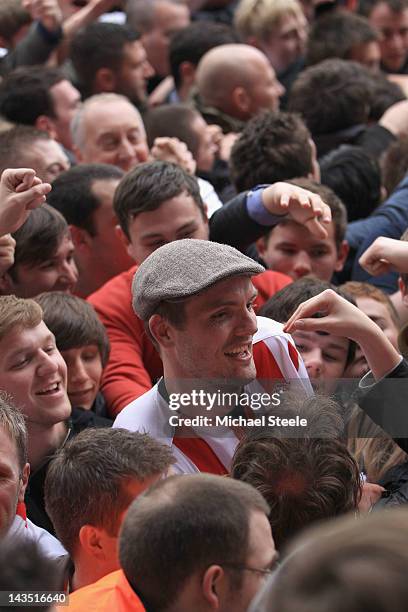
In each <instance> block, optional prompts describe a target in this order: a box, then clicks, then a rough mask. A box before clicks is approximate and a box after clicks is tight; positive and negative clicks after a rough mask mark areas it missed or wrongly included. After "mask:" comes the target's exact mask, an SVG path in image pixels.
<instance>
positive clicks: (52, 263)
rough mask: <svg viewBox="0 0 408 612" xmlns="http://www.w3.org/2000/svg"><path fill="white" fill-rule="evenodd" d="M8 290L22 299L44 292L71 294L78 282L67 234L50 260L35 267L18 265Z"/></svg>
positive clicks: (72, 250) (72, 249)
mask: <svg viewBox="0 0 408 612" xmlns="http://www.w3.org/2000/svg"><path fill="white" fill-rule="evenodd" d="M7 277H8V278H9V284H10V287H9V289H10V290H11V292H12V293H14V294H15V295H17V296H18V297H22V298H30V297H34V296H36V295H38V294H39V293H44V292H46V291H65V292H67V293H71V292H72V291H73V289H74V287H75V284H76V282H77V280H78V269H77V267H76V264H75V261H74V245H73V243H72V240H71V235H70V234H69V233H67V234H65V235H64V236H63V238H62V239H61V241H60V244H59V246H58V248H57V250H56V252H55V254H54V256H53V257H51V258H50V259H47V260H44V261H43V262H41V263H38V264H35V265H29V264H18V265H17V266H16V267H15V268H14V275H13V279H11V277H10V275H7Z"/></svg>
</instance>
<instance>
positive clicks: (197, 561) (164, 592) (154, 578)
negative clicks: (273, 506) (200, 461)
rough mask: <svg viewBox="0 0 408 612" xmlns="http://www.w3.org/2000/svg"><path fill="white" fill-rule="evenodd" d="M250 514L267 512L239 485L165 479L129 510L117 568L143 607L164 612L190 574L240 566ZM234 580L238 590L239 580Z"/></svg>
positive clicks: (200, 478) (205, 477) (212, 479)
mask: <svg viewBox="0 0 408 612" xmlns="http://www.w3.org/2000/svg"><path fill="white" fill-rule="evenodd" d="M255 510H258V511H261V512H264V513H265V514H268V512H269V508H268V505H267V503H266V501H265V500H264V499H263V497H262V495H261V494H260V493H258V491H256V490H255V489H254V488H253V487H250V486H249V485H247V484H245V483H243V482H238V481H236V480H231V479H228V478H222V477H220V476H213V475H210V474H198V475H184V476H172V477H170V478H167V479H166V480H164V481H161V482H159V483H157V484H156V485H154V486H153V487H151V488H150V489H149V490H148V491H147V492H146V493H145V494H144V495H142V496H140V497H139V498H138V499H136V500H135V502H133V504H132V505H131V506H130V508H129V511H128V513H127V515H126V518H125V521H124V523H123V526H122V531H121V535H120V543H119V557H120V564H121V567H122V568H123V571H124V572H125V575H126V577H127V579H128V580H129V582H130V583H131V584H132V585H135V588H137V591H138V593H140V594H141V596H142V598H143V599H144V600H146V602H148V606H149V608H151V609H152V610H155V612H160V611H162V610H165V609H167V608H168V606H169V605H172V604H174V601H175V600H176V598H177V595H178V594H179V593H180V589H181V588H182V587H183V585H184V583H185V581H186V580H187V579H188V577H190V576H192V575H194V574H195V573H196V572H204V571H205V570H206V569H207V567H208V566H209V565H211V564H214V563H219V564H220V565H223V563H224V564H226V565H227V564H228V563H233V564H240V563H241V564H242V563H243V564H245V560H246V558H247V555H248V544H249V542H248V540H249V520H250V514H251V512H252V511H255ZM163 551H165V554H164V555H163ZM236 580H237V584H236V586H237V588H238V586H239V585H240V582H238V580H239V581H241V580H242V575H239V574H238V573H237V574H236Z"/></svg>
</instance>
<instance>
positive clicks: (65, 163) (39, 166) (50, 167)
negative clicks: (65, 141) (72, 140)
mask: <svg viewBox="0 0 408 612" xmlns="http://www.w3.org/2000/svg"><path fill="white" fill-rule="evenodd" d="M21 163H23V164H24V165H25V166H26V167H27V168H33V170H35V171H36V173H37V176H38V177H39V178H40V179H41V180H42V181H44V182H46V183H52V182H53V181H54V180H55V179H56V178H57V176H59V175H60V174H61V173H62V172H65V170H69V168H70V162H69V159H68V157H67V155H66V154H65V153H64V151H63V150H62V147H61V145H59V144H58V142H57V141H56V140H54V139H53V138H50V139H48V140H45V139H39V140H34V141H33V142H32V143H31V144H29V145H28V146H26V148H25V150H24V151H23V152H22V160H21Z"/></svg>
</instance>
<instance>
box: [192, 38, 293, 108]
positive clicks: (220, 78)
mask: <svg viewBox="0 0 408 612" xmlns="http://www.w3.org/2000/svg"><path fill="white" fill-rule="evenodd" d="M196 83H197V87H198V91H199V94H200V97H201V100H202V101H203V103H204V104H205V105H209V106H215V107H216V108H218V109H219V110H221V111H223V112H225V113H228V114H230V115H232V116H234V117H237V118H239V119H244V120H246V119H249V118H250V117H252V116H254V115H255V114H257V113H258V112H259V111H260V110H266V109H267V110H276V109H277V108H278V106H279V97H280V96H281V95H282V94H283V92H284V88H283V87H282V86H281V85H280V83H279V82H278V81H277V79H276V75H275V72H274V70H273V68H272V66H271V65H270V64H269V62H268V59H267V57H266V56H265V54H264V53H262V51H260V50H259V49H256V48H255V47H252V46H250V45H244V44H230V45H219V46H218V47H214V48H213V49H210V51H208V52H207V53H206V54H205V55H204V56H203V58H202V59H201V61H200V63H199V65H198V68H197V72H196Z"/></svg>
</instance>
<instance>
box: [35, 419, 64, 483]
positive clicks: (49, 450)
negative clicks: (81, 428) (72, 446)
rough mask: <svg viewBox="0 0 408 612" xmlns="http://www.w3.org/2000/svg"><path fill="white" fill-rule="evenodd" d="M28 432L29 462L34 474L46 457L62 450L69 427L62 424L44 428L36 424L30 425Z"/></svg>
mask: <svg viewBox="0 0 408 612" xmlns="http://www.w3.org/2000/svg"><path fill="white" fill-rule="evenodd" d="M27 430H28V461H29V463H30V465H31V471H32V472H34V471H35V470H36V469H37V468H38V467H39V466H40V465H41V463H42V462H43V461H44V459H45V458H46V457H48V456H50V455H52V454H53V453H54V452H55V451H56V450H57V449H58V448H60V446H61V444H62V443H63V442H64V440H65V438H66V435H67V432H68V426H67V424H66V423H65V422H62V423H57V424H56V425H54V426H53V427H48V428H43V427H41V426H39V425H37V424H36V423H28V424H27Z"/></svg>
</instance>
